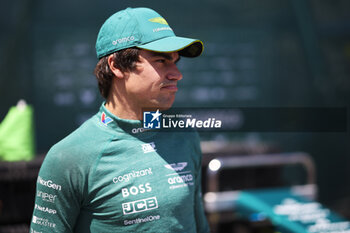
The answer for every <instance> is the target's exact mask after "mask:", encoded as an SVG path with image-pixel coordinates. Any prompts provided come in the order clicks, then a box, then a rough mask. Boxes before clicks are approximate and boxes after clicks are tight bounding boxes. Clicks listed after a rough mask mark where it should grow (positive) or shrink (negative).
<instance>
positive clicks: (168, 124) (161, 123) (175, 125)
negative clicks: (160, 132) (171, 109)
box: [143, 110, 222, 129]
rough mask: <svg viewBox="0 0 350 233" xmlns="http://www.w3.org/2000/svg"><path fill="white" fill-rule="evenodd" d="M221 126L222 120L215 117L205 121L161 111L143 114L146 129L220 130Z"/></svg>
mask: <svg viewBox="0 0 350 233" xmlns="http://www.w3.org/2000/svg"><path fill="white" fill-rule="evenodd" d="M221 126H222V122H221V120H217V119H215V118H213V117H208V118H207V119H205V120H203V119H197V118H195V117H192V115H190V114H162V113H161V112H159V110H157V111H149V112H147V111H145V112H143V128H145V129H188V128H197V129H200V128H211V129H220V128H221Z"/></svg>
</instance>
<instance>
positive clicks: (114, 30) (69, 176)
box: [31, 8, 209, 233]
mask: <svg viewBox="0 0 350 233" xmlns="http://www.w3.org/2000/svg"><path fill="white" fill-rule="evenodd" d="M202 50H203V45H202V42H201V41H199V40H194V39H188V38H182V37H176V36H175V34H174V32H173V31H172V29H171V28H170V27H169V25H168V24H167V22H166V21H165V19H164V18H162V17H161V16H160V15H159V14H158V13H156V12H155V11H153V10H151V9H148V8H128V9H125V10H123V11H120V12H117V13H116V14H114V15H112V16H111V17H110V18H109V19H107V20H106V22H105V23H104V24H103V26H102V27H101V29H100V32H99V35H98V38H97V42H96V51H97V56H98V58H99V59H100V60H99V62H98V64H97V66H96V69H95V74H96V77H97V80H98V85H99V89H100V92H101V94H102V96H103V97H104V98H106V101H105V103H103V104H102V106H101V108H100V111H99V112H98V113H97V114H96V115H95V116H93V117H92V118H91V119H89V120H88V121H87V122H85V123H84V124H83V125H82V126H81V127H79V128H78V129H77V130H76V131H75V132H73V133H72V134H70V135H69V136H68V137H66V138H65V139H63V140H62V141H61V142H59V143H57V144H56V145H55V146H53V147H52V148H51V149H50V151H49V153H48V154H47V156H46V158H45V160H44V162H43V165H42V167H41V169H40V173H39V176H38V180H37V192H36V201H35V208H34V213H33V217H32V223H31V232H83V233H87V232H96V233H101V232H162V233H164V232H186V233H190V232H208V231H209V229H208V225H207V222H206V219H205V215H204V212H203V207H202V202H201V190H200V189H201V185H200V182H201V175H200V167H201V157H200V156H201V155H200V147H199V140H198V136H197V135H196V134H195V133H193V132H177V133H174V132H173V133H171V132H159V131H158V132H157V131H155V130H154V131H145V130H140V129H142V121H141V120H142V115H143V109H144V108H148V109H153V110H156V109H157V110H158V109H168V108H170V107H171V106H172V104H173V102H174V98H175V93H176V91H177V82H178V81H179V80H181V79H182V75H181V73H180V71H179V70H178V69H177V66H176V63H177V61H178V60H179V59H180V56H187V57H196V56H199V55H200V54H201V52H202Z"/></svg>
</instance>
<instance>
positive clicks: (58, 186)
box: [37, 176, 62, 191]
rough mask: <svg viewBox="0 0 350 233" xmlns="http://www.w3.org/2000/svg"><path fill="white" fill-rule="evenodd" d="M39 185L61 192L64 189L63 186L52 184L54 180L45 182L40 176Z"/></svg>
mask: <svg viewBox="0 0 350 233" xmlns="http://www.w3.org/2000/svg"><path fill="white" fill-rule="evenodd" d="M37 183H39V184H41V185H44V186H46V187H48V188H51V189H55V190H59V191H61V189H62V186H61V185H59V184H54V183H53V182H52V180H44V179H43V178H41V177H40V176H38V181H37Z"/></svg>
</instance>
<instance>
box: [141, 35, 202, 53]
mask: <svg viewBox="0 0 350 233" xmlns="http://www.w3.org/2000/svg"><path fill="white" fill-rule="evenodd" d="M137 47H138V48H141V49H145V50H150V51H155V52H161V53H170V52H179V55H180V56H184V57H197V56H199V55H201V54H202V52H203V42H202V41H200V40H196V39H190V38H185V37H178V36H172V37H165V38H162V39H159V40H156V41H152V42H150V43H147V44H144V45H138V46H137Z"/></svg>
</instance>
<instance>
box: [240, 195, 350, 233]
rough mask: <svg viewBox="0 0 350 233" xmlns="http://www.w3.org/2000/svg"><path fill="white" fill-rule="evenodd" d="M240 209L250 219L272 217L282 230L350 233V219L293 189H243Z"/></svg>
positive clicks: (313, 232) (304, 232)
mask: <svg viewBox="0 0 350 233" xmlns="http://www.w3.org/2000/svg"><path fill="white" fill-rule="evenodd" d="M236 211H237V212H239V213H240V214H241V215H243V216H244V217H247V218H249V219H250V220H254V219H258V218H267V219H269V220H270V221H271V222H272V223H273V225H274V226H275V227H276V229H277V230H278V231H280V232H282V233H321V232H329V233H350V222H349V221H346V220H345V219H344V218H342V217H340V216H339V215H337V214H335V213H333V212H332V211H330V210H329V209H327V208H325V207H324V206H322V205H321V204H320V203H318V202H313V201H309V200H307V199H306V198H303V197H300V196H298V195H295V194H293V192H292V190H291V189H290V188H279V189H264V190H253V191H242V192H240V193H239V196H238V199H237V202H236Z"/></svg>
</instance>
